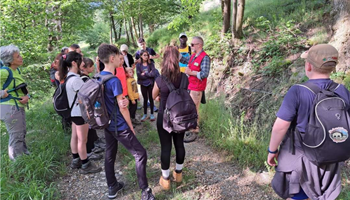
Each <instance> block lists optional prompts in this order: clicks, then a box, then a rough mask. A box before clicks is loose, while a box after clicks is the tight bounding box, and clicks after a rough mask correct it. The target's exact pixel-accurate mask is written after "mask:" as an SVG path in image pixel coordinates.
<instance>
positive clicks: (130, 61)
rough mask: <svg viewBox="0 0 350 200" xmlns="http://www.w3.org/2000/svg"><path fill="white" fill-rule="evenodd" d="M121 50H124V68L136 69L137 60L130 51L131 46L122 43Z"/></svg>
mask: <svg viewBox="0 0 350 200" xmlns="http://www.w3.org/2000/svg"><path fill="white" fill-rule="evenodd" d="M120 51H121V52H122V55H123V56H124V64H123V66H124V68H127V67H131V68H132V69H135V62H134V58H133V57H132V55H131V54H129V53H128V51H129V47H128V46H127V45H126V44H122V45H121V46H120Z"/></svg>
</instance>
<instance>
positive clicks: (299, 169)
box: [267, 44, 350, 200]
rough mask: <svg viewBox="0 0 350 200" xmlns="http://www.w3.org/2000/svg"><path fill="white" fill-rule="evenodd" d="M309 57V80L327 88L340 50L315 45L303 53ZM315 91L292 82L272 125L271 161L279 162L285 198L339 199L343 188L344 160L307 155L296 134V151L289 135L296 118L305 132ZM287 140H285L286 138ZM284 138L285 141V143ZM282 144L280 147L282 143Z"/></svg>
mask: <svg viewBox="0 0 350 200" xmlns="http://www.w3.org/2000/svg"><path fill="white" fill-rule="evenodd" d="M301 57H302V58H304V59H305V73H306V76H307V77H308V78H309V80H308V82H310V83H313V84H315V85H317V86H318V87H320V88H322V89H325V88H327V87H328V86H329V85H330V84H331V83H332V80H330V78H329V77H330V74H331V72H332V71H333V70H334V69H335V66H336V64H337V61H338V51H337V50H336V49H335V48H334V47H333V46H331V45H328V44H320V45H316V46H313V47H311V48H310V49H309V51H307V52H305V53H303V54H302V55H301ZM335 93H336V94H338V95H339V96H340V97H341V98H342V99H343V100H344V101H345V103H346V105H347V106H348V109H349V105H350V93H349V91H348V90H347V89H346V88H345V87H344V85H341V84H339V86H338V87H337V88H336V89H335ZM314 98H315V95H314V94H313V92H312V91H310V90H309V89H308V88H306V87H303V86H302V85H294V86H292V87H291V88H290V89H289V91H288V92H287V94H286V95H285V97H284V99H283V103H282V105H281V107H280V109H279V111H278V112H277V114H276V115H277V119H276V121H275V124H274V126H273V128H272V134H271V140H270V145H269V149H268V151H269V154H268V157H267V163H268V164H269V165H271V166H277V163H276V162H275V159H277V160H278V166H277V167H276V173H275V176H274V178H273V180H272V187H273V189H274V190H275V192H276V193H277V194H278V195H279V196H280V197H282V198H284V199H286V198H289V197H291V198H292V199H308V198H310V199H313V200H314V199H317V200H333V199H336V198H337V196H338V195H339V193H340V191H341V178H340V164H339V163H332V164H327V165H324V166H317V165H315V164H313V163H312V162H310V160H309V159H308V158H307V157H306V156H304V154H303V150H302V145H301V141H299V137H297V135H294V140H295V142H294V148H295V154H294V155H293V154H292V153H291V151H290V150H291V149H290V144H291V143H290V142H291V141H290V140H291V138H290V135H291V134H298V133H290V134H288V135H287V137H285V135H286V133H287V131H288V129H289V127H290V126H291V122H292V121H294V120H296V127H295V128H296V129H297V130H298V131H299V132H300V133H304V132H305V130H306V128H307V124H308V118H309V115H310V111H311V109H312V107H313V100H314ZM282 140H283V142H282ZM281 142H282V143H281ZM279 146H280V148H279V150H278V147H279Z"/></svg>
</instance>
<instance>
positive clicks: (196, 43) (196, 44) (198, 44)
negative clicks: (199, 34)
mask: <svg viewBox="0 0 350 200" xmlns="http://www.w3.org/2000/svg"><path fill="white" fill-rule="evenodd" d="M194 45H199V43H196V44H193V43H191V47H193V46H194Z"/></svg>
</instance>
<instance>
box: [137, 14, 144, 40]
mask: <svg viewBox="0 0 350 200" xmlns="http://www.w3.org/2000/svg"><path fill="white" fill-rule="evenodd" d="M137 29H138V30H139V35H140V37H141V35H143V34H142V33H141V25H140V15H139V18H138V20H137Z"/></svg>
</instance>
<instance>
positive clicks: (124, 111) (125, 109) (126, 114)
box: [117, 94, 135, 134]
mask: <svg viewBox="0 0 350 200" xmlns="http://www.w3.org/2000/svg"><path fill="white" fill-rule="evenodd" d="M125 99H126V98H125V97H124V96H123V94H120V95H118V96H117V101H118V105H119V109H120V113H121V114H122V115H123V117H124V119H125V121H126V123H127V124H128V126H129V128H130V130H131V131H132V132H133V133H134V134H135V131H134V127H133V126H132V123H131V119H130V112H129V109H128V107H127V106H125Z"/></svg>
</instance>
